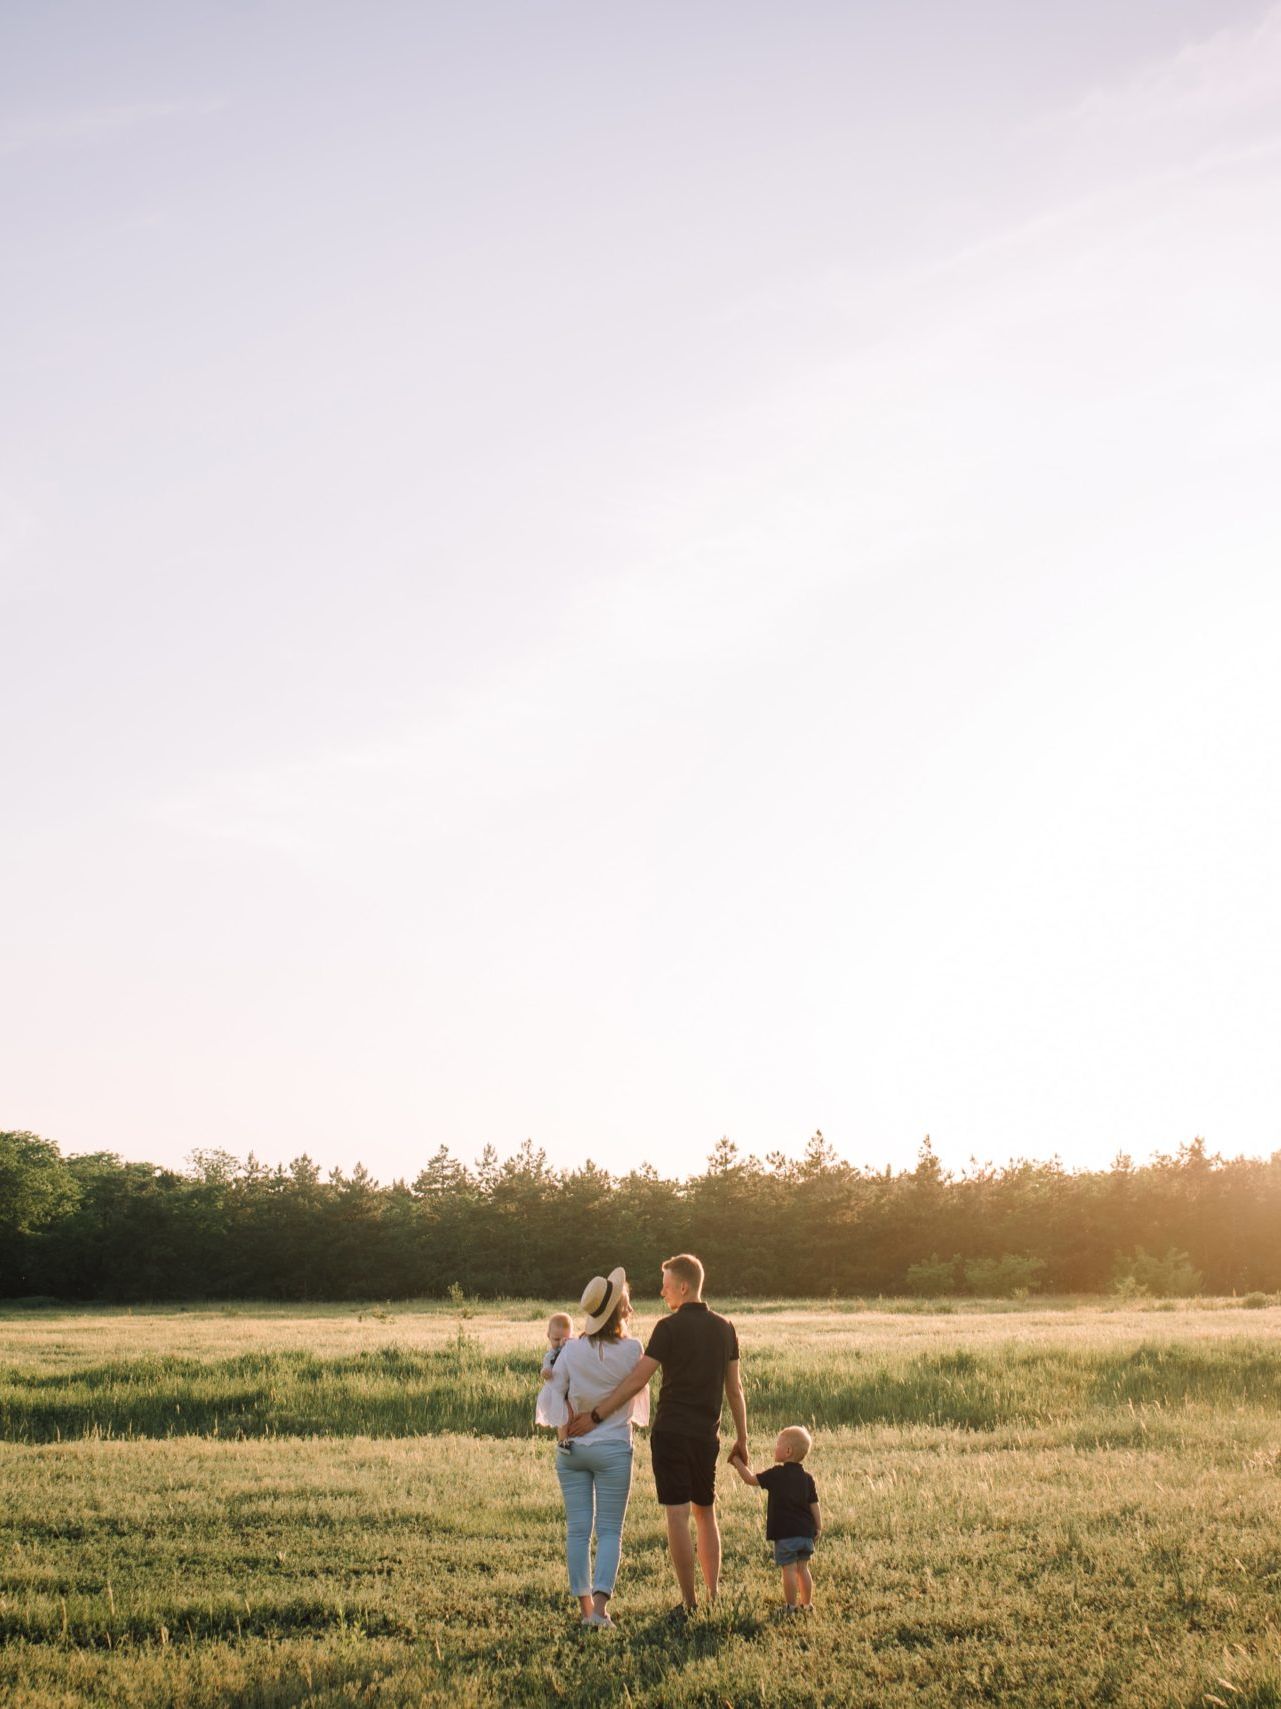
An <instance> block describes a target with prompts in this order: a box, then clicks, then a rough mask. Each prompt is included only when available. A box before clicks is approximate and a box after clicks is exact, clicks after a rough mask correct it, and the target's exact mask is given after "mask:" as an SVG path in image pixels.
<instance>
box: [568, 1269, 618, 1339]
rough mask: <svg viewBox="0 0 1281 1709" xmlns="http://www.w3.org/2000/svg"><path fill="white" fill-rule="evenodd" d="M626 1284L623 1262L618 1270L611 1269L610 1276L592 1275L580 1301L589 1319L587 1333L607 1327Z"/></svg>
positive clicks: (585, 1328)
mask: <svg viewBox="0 0 1281 1709" xmlns="http://www.w3.org/2000/svg"><path fill="white" fill-rule="evenodd" d="M626 1286H627V1272H626V1270H624V1268H623V1266H622V1265H621V1264H620V1265H619V1266H618V1268H617V1269H616V1270H611V1271H610V1273H609V1275H608V1276H593V1277H592V1279H591V1281H590V1282H588V1284H587V1286H586V1287H585V1288H584V1289H583V1297H582V1299H581V1300H579V1302H578V1303H579V1305H580V1306H581V1307H582V1309H583V1310H584V1311H585V1312H586V1314H587V1320H586V1322H585V1323H584V1324H583V1333H584V1334H585V1335H595V1333H596V1331H597V1330H598V1329H603V1328H604V1327H605V1325H606V1324H607V1323H608V1322H609V1320H610V1317H611V1316H612V1315H613V1311H614V1307H615V1306H616V1305H617V1304H618V1298H619V1295H620V1294H621V1293H622V1291H623V1289H624V1288H625V1287H626Z"/></svg>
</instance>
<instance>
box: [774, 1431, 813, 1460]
mask: <svg viewBox="0 0 1281 1709" xmlns="http://www.w3.org/2000/svg"><path fill="white" fill-rule="evenodd" d="M778 1436H779V1441H780V1442H785V1443H786V1444H787V1446H788V1448H789V1449H790V1450H791V1455H792V1458H793V1459H794V1460H803V1459H804V1458H805V1456H806V1454H808V1453H809V1451H810V1449H811V1448H812V1447H813V1446H814V1438H813V1437H812V1436H811V1435H810V1433H809V1431H808V1430H807V1429H806V1428H805V1426H804V1425H803V1424H789V1425H788V1426H787V1428H786V1429H785V1430H780V1431H779V1433H778Z"/></svg>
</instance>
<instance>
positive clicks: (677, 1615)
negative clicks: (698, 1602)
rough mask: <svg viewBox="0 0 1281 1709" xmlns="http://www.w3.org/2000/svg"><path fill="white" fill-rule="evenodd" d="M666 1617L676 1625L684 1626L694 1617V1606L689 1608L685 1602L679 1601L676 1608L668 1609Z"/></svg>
mask: <svg viewBox="0 0 1281 1709" xmlns="http://www.w3.org/2000/svg"><path fill="white" fill-rule="evenodd" d="M666 1617H667V1619H669V1620H670V1621H671V1622H672V1624H673V1625H674V1626H683V1625H685V1623H686V1621H688V1620H692V1619H693V1618H694V1610H693V1609H692V1608H687V1607H686V1606H685V1604H684V1603H683V1602H678V1603H677V1604H676V1606H675V1608H669V1609H668V1610H667V1616H666Z"/></svg>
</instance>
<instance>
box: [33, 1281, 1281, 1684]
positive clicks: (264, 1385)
mask: <svg viewBox="0 0 1281 1709" xmlns="http://www.w3.org/2000/svg"><path fill="white" fill-rule="evenodd" d="M547 1309H548V1308H547V1305H546V1303H545V1302H529V1301H522V1302H503V1303H500V1304H499V1305H497V1306H494V1307H484V1308H474V1310H473V1311H472V1315H470V1316H468V1317H465V1318H462V1317H460V1316H459V1313H458V1311H457V1309H454V1310H450V1309H447V1308H445V1307H442V1306H407V1307H402V1306H389V1307H382V1308H372V1309H371V1308H369V1307H365V1308H363V1309H362V1308H356V1307H350V1306H343V1307H326V1308H303V1307H299V1308H272V1307H256V1306H240V1307H232V1308H218V1307H210V1308H202V1309H193V1310H189V1311H180V1310H175V1309H169V1310H155V1311H137V1310H135V1311H133V1312H127V1311H122V1310H86V1311H76V1312H71V1311H62V1310H41V1311H20V1310H16V1309H8V1310H0V1646H2V1647H0V1699H3V1700H4V1701H5V1703H6V1704H7V1705H8V1704H11V1705H13V1706H14V1709H37V1706H39V1709H52V1706H53V1705H78V1704H86V1703H91V1704H108V1705H121V1706H124V1705H128V1706H131V1709H134V1706H141V1705H159V1704H168V1703H183V1704H192V1705H199V1706H215V1705H217V1706H224V1705H225V1706H231V1705H238V1704H249V1705H264V1706H266V1705H281V1706H283V1705H296V1704H297V1705H301V1704H309V1705H322V1704H324V1705H329V1704H348V1703H350V1704H375V1705H392V1704H408V1703H426V1704H442V1705H443V1704H450V1705H500V1704H501V1705H506V1706H510V1705H519V1704H526V1703H529V1704H543V1703H546V1704H563V1705H576V1704H577V1705H587V1704H600V1703H631V1704H649V1705H667V1704H671V1705H678V1706H679V1705H694V1704H699V1705H704V1704H705V1705H709V1706H710V1705H725V1704H730V1705H734V1706H743V1705H762V1706H764V1705H788V1704H797V1705H799V1704H808V1703H818V1704H847V1703H849V1704H866V1705H882V1704H884V1705H900V1704H903V1705H906V1704H908V1703H909V1702H910V1703H920V1704H923V1705H926V1706H929V1705H942V1704H961V1703H1004V1704H1010V1705H1042V1704H1044V1705H1050V1704H1056V1705H1059V1704H1061V1705H1068V1704H1071V1705H1077V1704H1091V1703H1114V1704H1134V1705H1152V1706H1161V1709H1166V1706H1178V1709H1182V1706H1191V1705H1202V1704H1205V1703H1223V1704H1230V1705H1232V1706H1233V1709H1263V1706H1264V1705H1277V1706H1281V1307H1278V1306H1269V1307H1266V1308H1265V1309H1262V1310H1244V1309H1241V1307H1240V1306H1238V1305H1235V1304H1234V1303H1233V1302H1222V1301H1216V1302H1196V1303H1195V1304H1189V1305H1186V1306H1180V1307H1179V1308H1177V1309H1174V1310H1171V1309H1161V1308H1154V1307H1152V1306H1146V1307H1142V1306H1133V1305H1131V1306H1127V1307H1125V1308H1115V1307H1109V1306H1107V1305H1103V1304H1100V1303H1097V1302H1095V1303H1087V1302H1052V1303H1049V1304H1046V1303H1044V1302H1039V1303H1029V1304H1025V1305H1022V1306H995V1305H994V1306H991V1307H986V1308H985V1307H984V1306H983V1305H982V1304H981V1303H973V1302H972V1303H970V1304H967V1305H966V1306H965V1307H964V1308H957V1309H955V1310H953V1311H945V1310H943V1309H941V1308H939V1309H931V1308H930V1307H929V1306H924V1307H920V1306H914V1307H912V1308H911V1309H910V1310H908V1309H905V1308H902V1307H895V1306H893V1305H892V1304H888V1303H887V1304H883V1305H873V1306H861V1305H857V1304H855V1305H848V1304H844V1305H843V1304H839V1303H832V1302H821V1303H815V1304H812V1305H806V1304H804V1303H800V1304H797V1303H795V1302H792V1303H789V1302H770V1303H768V1304H764V1305H763V1304H761V1303H760V1302H754V1303H752V1304H730V1305H727V1306H726V1307H725V1309H729V1310H730V1311H731V1313H732V1315H733V1316H734V1318H735V1321H736V1323H737V1324H738V1327H739V1333H740V1338H741V1341H742V1346H743V1361H744V1364H743V1368H744V1378H745V1383H746V1387H747V1391H748V1404H749V1411H750V1419H751V1424H752V1437H753V1443H754V1447H755V1453H754V1459H755V1461H756V1463H758V1464H759V1463H761V1461H762V1459H763V1458H765V1457H767V1449H768V1444H769V1443H770V1442H771V1441H772V1439H773V1432H774V1430H775V1429H776V1428H777V1426H778V1425H780V1424H782V1423H787V1422H793V1421H807V1422H812V1423H813V1424H814V1426H815V1427H816V1431H817V1442H816V1447H815V1452H814V1456H813V1459H812V1462H811V1465H812V1469H813V1471H814V1475H815V1477H816V1479H817V1480H818V1483H819V1488H820V1491H821V1494H822V1498H823V1505H824V1510H825V1519H826V1525H827V1530H826V1532H825V1535H824V1538H823V1541H822V1544H821V1548H820V1553H819V1556H818V1557H817V1560H816V1564H815V1585H816V1601H817V1603H818V1606H819V1612H818V1614H817V1615H816V1617H815V1618H814V1619H813V1620H812V1621H807V1622H805V1623H804V1625H803V1626H801V1627H796V1626H795V1625H793V1624H782V1623H779V1622H777V1621H776V1620H774V1619H772V1618H771V1614H772V1610H773V1607H774V1604H775V1601H776V1598H777V1587H776V1582H775V1581H776V1578H777V1574H776V1572H775V1570H774V1569H773V1567H772V1566H770V1564H769V1560H768V1555H767V1553H766V1549H765V1545H764V1542H763V1524H762V1514H761V1506H760V1498H759V1497H758V1496H757V1494H756V1492H754V1491H751V1490H746V1489H743V1488H742V1487H741V1486H740V1485H738V1483H737V1482H736V1481H733V1480H724V1482H723V1497H722V1503H721V1507H722V1529H723V1531H724V1535H725V1562H726V1568H725V1580H724V1592H723V1595H722V1598H721V1601H720V1603H719V1604H718V1605H717V1607H716V1608H715V1609H714V1610H712V1611H711V1612H709V1613H704V1614H702V1615H700V1617H699V1619H698V1620H697V1621H696V1623H695V1624H694V1625H693V1626H692V1627H691V1628H690V1629H689V1630H688V1631H687V1632H686V1633H684V1634H680V1635H673V1634H672V1633H671V1632H670V1631H668V1630H667V1629H666V1628H665V1626H664V1625H663V1623H662V1618H661V1616H662V1614H663V1611H664V1610H665V1609H666V1608H668V1607H669V1606H670V1605H671V1603H672V1601H673V1600H674V1589H673V1584H672V1581H671V1576H670V1570H669V1568H668V1564H667V1560H666V1553H665V1547H664V1542H663V1538H662V1535H661V1525H660V1518H661V1515H660V1511H659V1509H658V1508H657V1506H656V1504H655V1503H654V1500H653V1494H652V1486H651V1484H650V1481H649V1476H648V1467H647V1464H646V1460H645V1454H644V1450H643V1447H642V1448H641V1451H640V1452H639V1453H638V1462H637V1477H636V1484H635V1489H634V1493H633V1499H632V1508H631V1511H630V1513H629V1517H628V1524H627V1532H626V1538H625V1556H624V1564H623V1572H622V1576H621V1578H620V1582H619V1588H618V1595H617V1598H616V1603H615V1610H616V1616H617V1619H618V1621H619V1629H618V1630H617V1631H616V1632H612V1633H596V1632H584V1631H582V1630H581V1629H580V1628H578V1627H577V1625H576V1624H575V1619H576V1610H575V1607H574V1605H573V1604H572V1603H571V1601H570V1598H569V1596H568V1594H567V1591H566V1587H565V1579H564V1568H563V1564H562V1557H561V1538H562V1532H561V1511H560V1499H559V1492H558V1490H557V1486H556V1483H555V1477H554V1470H553V1465H552V1449H551V1447H550V1443H549V1441H548V1439H547V1437H546V1436H545V1435H544V1436H542V1437H541V1438H536V1437H535V1436H534V1435H533V1433H532V1427H531V1425H530V1422H529V1420H530V1417H531V1414H532V1396H533V1386H534V1380H535V1376H536V1366H537V1358H538V1355H539V1351H540V1348H541V1334H542V1319H543V1317H544V1316H545V1313H546V1310H547Z"/></svg>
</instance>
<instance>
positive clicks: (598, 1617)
mask: <svg viewBox="0 0 1281 1709" xmlns="http://www.w3.org/2000/svg"><path fill="white" fill-rule="evenodd" d="M613 1624H614V1622H613V1621H612V1620H611V1619H610V1617H609V1615H608V1614H584V1615H583V1625H584V1626H612V1625H613Z"/></svg>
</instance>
